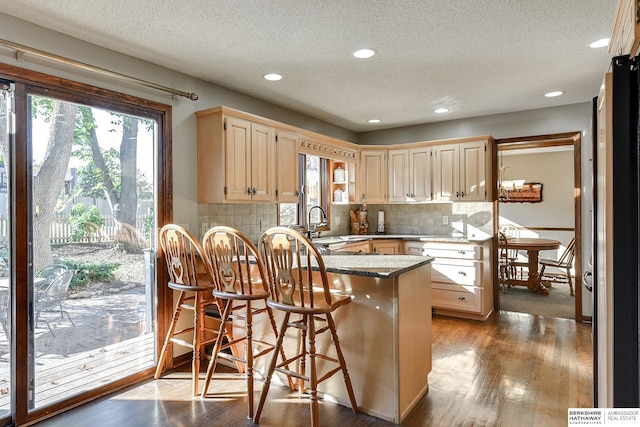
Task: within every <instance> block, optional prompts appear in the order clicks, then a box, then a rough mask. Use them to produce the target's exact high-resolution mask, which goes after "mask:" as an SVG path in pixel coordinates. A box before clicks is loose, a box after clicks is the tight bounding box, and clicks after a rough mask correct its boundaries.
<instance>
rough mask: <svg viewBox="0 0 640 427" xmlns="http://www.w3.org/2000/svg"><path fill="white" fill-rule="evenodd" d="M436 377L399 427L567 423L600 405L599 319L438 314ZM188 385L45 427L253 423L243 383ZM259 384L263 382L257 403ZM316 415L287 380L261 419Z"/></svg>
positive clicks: (80, 411)
mask: <svg viewBox="0 0 640 427" xmlns="http://www.w3.org/2000/svg"><path fill="white" fill-rule="evenodd" d="M347 362H348V363H358V361H354V360H351V361H347ZM223 368H224V367H223ZM225 370H227V371H228V369H225ZM222 375H225V374H222ZM227 375H230V376H232V377H233V375H231V374H227ZM429 383H430V390H429V392H428V393H427V395H426V396H425V397H424V398H423V399H422V400H421V401H420V402H419V403H418V405H417V406H416V407H415V408H414V410H413V411H412V412H411V414H410V415H409V416H408V417H407V418H406V419H405V421H404V422H403V423H402V424H401V425H403V426H516V425H517V426H545V427H547V426H565V425H566V424H567V408H570V407H592V406H593V363H592V342H591V326H590V325H585V324H580V323H575V322H574V321H572V320H567V319H555V318H545V317H540V316H534V315H529V314H521V313H511V312H499V313H496V314H494V315H493V316H492V317H491V318H490V319H489V320H488V321H486V322H476V321H471V320H461V319H454V318H450V317H444V316H434V319H433V370H432V372H431V374H430V376H429ZM190 386H191V382H190V379H189V372H188V367H187V368H186V369H184V370H181V371H177V372H173V373H170V374H168V375H166V376H165V377H163V378H162V379H160V380H158V381H146V382H144V383H141V384H138V385H135V386H132V387H130V388H128V389H126V390H124V391H121V392H119V393H117V394H114V395H112V396H109V397H107V398H102V399H99V400H97V401H94V402H91V403H88V404H85V405H83V406H81V407H78V408H75V409H72V410H70V411H68V412H65V413H63V414H60V415H57V416H55V417H53V418H50V419H48V420H45V421H42V422H40V423H38V424H37V425H38V426H43V427H46V426H49V427H55V426H65V427H66V426H102V427H110V426H118V427H127V426H132V427H133V426H135V427H144V426H154V427H155V426H172V427H174V426H246V425H252V422H251V421H250V420H247V418H246V415H247V414H246V397H245V396H244V395H243V391H244V389H245V384H244V382H243V381H242V380H228V379H218V380H214V382H213V383H212V388H211V389H210V393H214V394H215V397H208V398H206V399H201V398H191V396H190ZM259 390H260V384H259V383H257V384H256V401H257V398H258V396H259ZM309 421H310V417H309V405H308V403H307V401H306V400H305V399H298V398H297V394H290V393H289V392H288V389H287V388H284V387H279V386H273V387H272V388H271V391H270V393H269V399H268V401H267V404H266V405H265V408H264V411H263V415H262V417H261V419H260V425H261V426H265V427H269V426H277V427H294V426H307V425H309ZM320 422H321V424H322V425H323V426H345V427H346V426H350V427H351V426H391V425H393V424H392V423H389V422H386V421H383V420H380V419H378V418H374V417H371V416H368V415H366V414H353V413H352V412H351V410H350V409H348V408H346V407H342V406H340V405H337V404H334V403H330V402H323V403H322V404H321V406H320Z"/></svg>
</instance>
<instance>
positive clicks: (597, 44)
mask: <svg viewBox="0 0 640 427" xmlns="http://www.w3.org/2000/svg"><path fill="white" fill-rule="evenodd" d="M607 46H609V38H608V37H607V38H606V39H600V40H596V41H594V42H593V43H591V44H590V45H589V47H591V48H593V49H597V48H599V47H607Z"/></svg>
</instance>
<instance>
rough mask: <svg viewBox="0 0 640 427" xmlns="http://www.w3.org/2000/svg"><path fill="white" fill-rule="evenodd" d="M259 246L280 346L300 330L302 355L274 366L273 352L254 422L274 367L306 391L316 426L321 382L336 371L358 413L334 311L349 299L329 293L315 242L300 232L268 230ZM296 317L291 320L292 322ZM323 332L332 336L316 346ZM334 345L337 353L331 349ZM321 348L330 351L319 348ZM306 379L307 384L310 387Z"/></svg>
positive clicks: (264, 397)
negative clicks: (279, 315)
mask: <svg viewBox="0 0 640 427" xmlns="http://www.w3.org/2000/svg"><path fill="white" fill-rule="evenodd" d="M258 248H259V251H260V256H261V257H262V261H263V263H264V265H265V268H266V273H267V278H268V280H269V286H270V289H271V292H270V297H269V299H268V300H267V306H269V307H271V308H273V309H274V310H278V311H280V312H282V313H283V314H284V317H283V319H282V322H281V323H280V330H279V332H278V340H277V341H276V349H277V350H278V351H279V350H280V349H281V348H282V346H283V342H284V338H285V335H286V332H287V330H288V328H290V327H291V328H295V329H297V331H298V333H299V334H300V336H299V341H298V342H299V346H298V348H297V350H298V353H297V354H296V355H295V356H293V357H291V358H289V359H287V360H285V361H283V362H281V363H279V364H276V359H277V356H278V354H279V353H278V352H273V354H272V355H271V360H270V361H269V365H268V370H267V376H266V378H265V382H264V384H263V386H262V391H261V393H260V401H259V403H258V407H257V409H256V413H255V416H254V422H256V423H258V422H259V420H260V415H261V413H262V409H263V407H264V403H265V400H266V398H267V394H268V392H269V387H270V384H271V377H272V375H273V373H274V371H278V372H280V373H283V374H285V375H287V376H288V377H290V378H295V379H296V380H297V383H298V384H297V387H298V392H299V393H300V394H302V393H304V392H306V391H307V390H308V394H309V397H310V407H311V425H312V426H317V425H318V422H319V421H318V420H319V417H318V384H319V383H321V382H322V381H325V380H327V379H328V378H330V377H331V376H333V375H334V374H335V373H337V372H342V376H343V379H344V384H345V387H346V390H347V393H348V395H349V401H350V403H351V408H352V410H353V412H354V413H356V412H358V406H357V404H356V399H355V395H354V393H353V387H352V385H351V379H350V377H349V372H348V371H347V364H346V362H345V359H344V356H343V353H342V350H341V348H340V340H339V339H338V333H337V332H336V325H335V322H334V320H333V315H332V313H333V312H334V311H335V310H337V309H338V308H340V307H342V306H345V305H346V304H349V303H350V302H351V297H350V296H349V295H340V294H337V293H332V292H331V288H330V286H329V279H328V276H327V271H326V268H325V265H324V261H323V259H322V256H321V255H320V253H319V252H318V249H317V248H316V247H315V246H314V245H313V243H311V241H309V240H308V239H307V238H306V237H305V236H303V235H302V234H300V233H299V232H297V231H295V230H292V229H289V228H285V227H273V228H270V229H269V230H267V231H265V232H264V233H263V234H262V236H260V239H259V242H258ZM292 315H293V316H294V319H293V320H291V316H292ZM325 332H329V334H330V335H331V337H330V340H327V344H326V347H325V345H324V344H322V346H320V345H318V344H317V338H318V336H320V334H323V333H325ZM331 344H333V345H331ZM331 347H333V349H334V352H335V354H334V353H333V352H331V353H330V352H329V350H330V349H331ZM320 348H324V349H325V350H326V351H325V352H320V351H319V349H320ZM317 359H321V360H322V361H323V364H322V366H325V369H326V370H327V372H324V373H323V375H321V376H320V375H319V373H318V369H317V365H316V361H317ZM292 362H296V364H297V365H298V370H297V371H293V370H290V369H288V368H287V366H286V365H287V364H290V363H292ZM307 362H308V364H309V366H308V368H309V371H308V373H307ZM327 362H328V363H327ZM327 366H334V368H333V369H329V368H328V367H327ZM305 383H307V384H308V387H307V388H305Z"/></svg>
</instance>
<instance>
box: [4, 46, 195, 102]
mask: <svg viewBox="0 0 640 427" xmlns="http://www.w3.org/2000/svg"><path fill="white" fill-rule="evenodd" d="M0 45H3V46H6V47H8V48H11V49H15V50H17V51H19V52H24V53H29V54H31V55H35V56H39V57H41V58H44V59H48V60H51V61H55V62H59V63H61V64H65V65H70V66H72V67H76V68H80V69H83V70H86V71H91V72H93V73H96V74H101V75H103V76H107V77H115V78H117V79H120V80H124V81H127V82H130V83H135V84H139V85H142V86H147V87H150V88H153V89H157V90H160V91H163V92H168V93H172V94H174V95H179V96H184V97H185V98H189V99H190V100H192V101H196V100H197V99H198V94H197V93H194V92H183V91H181V90H177V89H173V88H170V87H167V86H162V85H159V84H156V83H152V82H148V81H146V80H141V79H138V78H135V77H130V76H127V75H125V74H120V73H117V72H115V71H109V70H106V69H104V68H100V67H96V66H94V65H89V64H85V63H84V62H79V61H75V60H73V59H69V58H65V57H63V56H58V55H55V54H53V53H49V52H45V51H42V50H38V49H34V48H31V47H28V46H24V45H21V44H18V43H14V42H11V41H8V40H4V39H0Z"/></svg>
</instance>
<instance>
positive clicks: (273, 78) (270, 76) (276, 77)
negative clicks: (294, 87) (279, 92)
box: [264, 73, 282, 82]
mask: <svg viewBox="0 0 640 427" xmlns="http://www.w3.org/2000/svg"><path fill="white" fill-rule="evenodd" d="M264 78H265V80H271V81H272V82H275V81H278V80H282V76H281V75H280V74H277V73H269V74H265V75H264Z"/></svg>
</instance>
